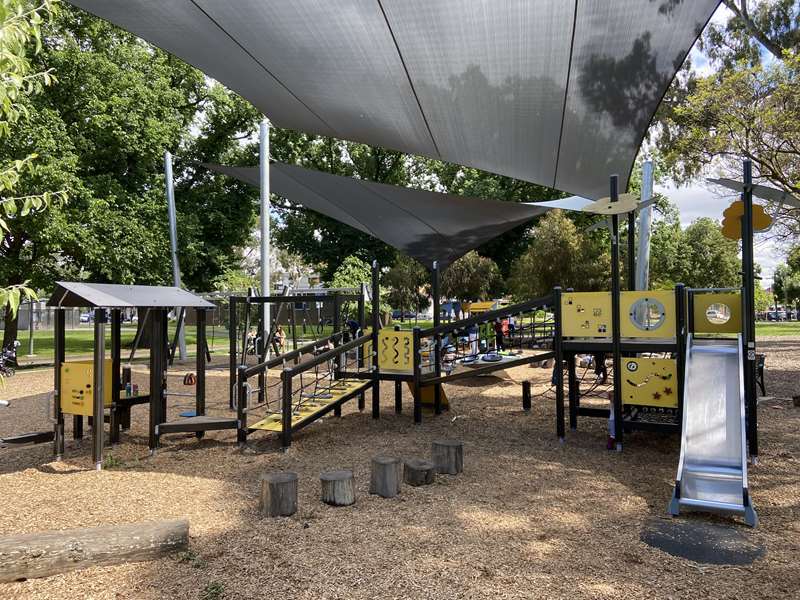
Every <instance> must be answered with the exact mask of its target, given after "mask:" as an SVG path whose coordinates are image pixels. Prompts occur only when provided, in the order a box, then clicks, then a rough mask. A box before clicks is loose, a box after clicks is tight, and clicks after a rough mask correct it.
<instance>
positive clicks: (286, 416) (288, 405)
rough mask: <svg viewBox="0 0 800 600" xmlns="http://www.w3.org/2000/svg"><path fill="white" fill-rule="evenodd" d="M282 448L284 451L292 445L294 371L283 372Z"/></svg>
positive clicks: (285, 370)
mask: <svg viewBox="0 0 800 600" xmlns="http://www.w3.org/2000/svg"><path fill="white" fill-rule="evenodd" d="M281 391H282V398H281V446H283V448H284V449H286V448H288V447H289V446H291V445H292V371H291V370H290V369H284V370H283V371H282V372H281Z"/></svg>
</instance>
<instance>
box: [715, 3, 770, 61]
mask: <svg viewBox="0 0 800 600" xmlns="http://www.w3.org/2000/svg"><path fill="white" fill-rule="evenodd" d="M739 1H740V2H741V6H739V5H738V4H736V0H722V2H723V3H724V4H725V6H727V7H728V8H729V9H730V10H731V12H733V14H735V15H736V17H737V18H739V19H740V20H741V21H742V23H743V24H744V26H745V28H746V29H747V31H749V32H750V34H751V35H752V36H753V37H754V38H756V39H757V40H758V41H759V42H760V43H761V45H762V46H764V47H765V48H766V49H767V50H769V52H770V54H772V55H773V56H774V57H775V58H777V59H779V60H782V59H783V48H782V47H781V46H780V45H779V44H777V43H775V42H774V41H772V40H771V39H769V37H768V36H767V34H766V33H764V31H762V30H761V29H759V27H758V25H756V23H755V21H753V19H752V18H751V17H750V13H749V12H748V11H747V0H739Z"/></svg>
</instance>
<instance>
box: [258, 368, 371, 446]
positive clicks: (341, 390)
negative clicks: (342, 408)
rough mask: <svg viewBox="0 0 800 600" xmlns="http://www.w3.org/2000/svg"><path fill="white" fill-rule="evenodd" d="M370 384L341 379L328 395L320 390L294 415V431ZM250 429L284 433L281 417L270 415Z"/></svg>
mask: <svg viewBox="0 0 800 600" xmlns="http://www.w3.org/2000/svg"><path fill="white" fill-rule="evenodd" d="M370 383H372V382H371V381H368V380H364V379H339V380H338V381H336V383H334V386H333V387H332V388H331V389H330V390H325V392H326V393H322V390H320V393H319V394H318V397H316V398H307V399H304V400H303V402H302V403H301V404H300V407H299V408H296V409H295V411H294V412H293V413H292V429H294V428H295V427H298V426H299V425H303V424H305V423H306V422H308V421H313V420H314V419H315V418H316V417H317V415H318V414H319V413H320V412H322V411H323V410H324V409H325V408H327V407H328V406H330V405H331V404H334V403H335V402H337V401H339V400H340V399H342V398H344V397H345V396H347V395H348V394H352V393H355V392H358V391H360V390H364V389H366V388H367V387H369V385H370ZM328 394H330V397H325V396H328ZM248 429H260V430H262V431H274V432H276V433H281V432H282V431H283V423H282V421H281V415H269V416H267V417H266V418H265V419H262V420H261V421H259V422H258V423H254V424H253V425H248Z"/></svg>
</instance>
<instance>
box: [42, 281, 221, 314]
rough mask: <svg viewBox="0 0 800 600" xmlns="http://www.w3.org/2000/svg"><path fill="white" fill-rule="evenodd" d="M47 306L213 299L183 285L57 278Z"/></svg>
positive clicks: (160, 304) (202, 303) (203, 304)
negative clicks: (204, 297) (117, 282)
mask: <svg viewBox="0 0 800 600" xmlns="http://www.w3.org/2000/svg"><path fill="white" fill-rule="evenodd" d="M47 306H56V307H59V308H71V307H86V308H138V307H144V308H173V307H176V306H183V307H186V308H214V305H213V304H212V303H211V302H208V301H206V300H203V299H202V298H200V297H199V296H195V295H194V294H192V293H191V292H187V291H186V290H182V289H181V288H176V287H169V286H162V285H118V284H114V283H83V282H77V281H58V282H56V289H55V290H54V291H53V293H52V294H51V296H50V300H48V302H47Z"/></svg>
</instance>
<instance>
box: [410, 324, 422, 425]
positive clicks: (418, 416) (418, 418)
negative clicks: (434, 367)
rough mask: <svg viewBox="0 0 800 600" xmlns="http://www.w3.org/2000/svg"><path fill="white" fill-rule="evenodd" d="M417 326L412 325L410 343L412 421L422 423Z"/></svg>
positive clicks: (420, 360)
mask: <svg viewBox="0 0 800 600" xmlns="http://www.w3.org/2000/svg"><path fill="white" fill-rule="evenodd" d="M420 331H421V330H420V328H419V327H414V330H413V332H414V333H413V335H414V337H413V344H412V347H411V348H412V361H413V364H414V380H413V386H412V387H413V390H414V423H422V386H421V381H422V356H421V355H420V339H419V332H420Z"/></svg>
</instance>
